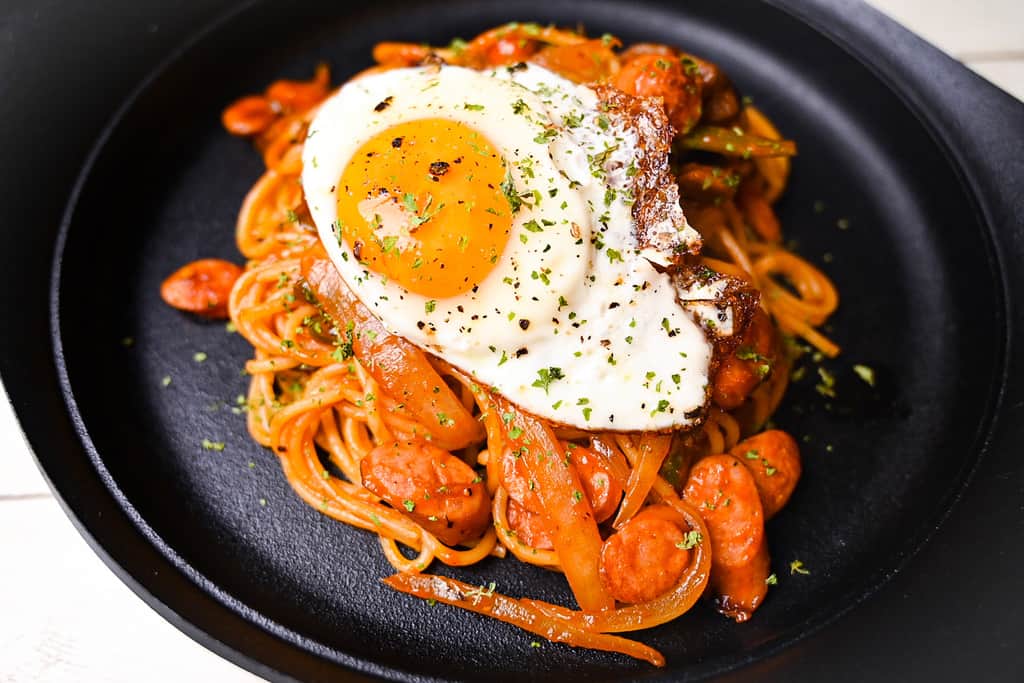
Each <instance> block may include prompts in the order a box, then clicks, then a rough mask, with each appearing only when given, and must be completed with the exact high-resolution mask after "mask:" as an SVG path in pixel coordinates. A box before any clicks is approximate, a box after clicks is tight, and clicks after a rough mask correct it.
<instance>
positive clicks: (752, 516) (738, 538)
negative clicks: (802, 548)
mask: <svg viewBox="0 0 1024 683" xmlns="http://www.w3.org/2000/svg"><path fill="white" fill-rule="evenodd" d="M683 497H684V498H685V499H686V502H688V503H689V504H690V505H692V506H694V507H695V508H696V509H697V510H698V511H699V512H700V515H701V517H703V518H704V523H705V524H706V525H707V527H708V533H709V534H710V535H711V586H712V588H713V589H714V591H715V593H716V595H717V598H716V603H717V606H718V610H719V611H720V612H722V613H723V614H725V615H726V616H728V617H731V618H733V619H735V620H736V621H737V622H743V621H746V620H747V619H749V618H750V615H751V614H752V613H753V611H754V610H755V609H757V607H758V606H759V605H760V604H761V601H762V600H763V599H764V596H765V593H766V592H767V588H768V586H767V583H766V581H767V579H768V563H769V558H768V545H767V543H766V542H765V535H764V512H763V510H762V508H761V499H760V496H759V495H758V491H757V485H756V484H755V483H754V477H753V475H752V474H750V470H748V469H747V468H746V467H744V466H743V463H741V462H740V461H739V460H738V459H736V458H734V457H733V456H731V455H710V456H708V457H706V458H703V459H702V460H700V461H699V462H698V463H697V464H696V465H694V467H693V469H691V470H690V477H689V479H688V481H687V482H686V488H685V489H684V490H683Z"/></svg>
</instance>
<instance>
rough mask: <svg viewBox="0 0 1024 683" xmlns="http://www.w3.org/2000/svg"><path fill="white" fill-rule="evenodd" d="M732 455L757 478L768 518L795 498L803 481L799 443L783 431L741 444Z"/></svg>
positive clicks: (764, 434) (772, 431)
mask: <svg viewBox="0 0 1024 683" xmlns="http://www.w3.org/2000/svg"><path fill="white" fill-rule="evenodd" d="M729 452H730V453H731V454H732V455H733V456H735V457H736V458H737V459H738V460H739V461H740V462H742V463H743V464H744V465H746V466H747V469H749V470H750V473H751V474H752V475H754V483H755V484H757V492H758V494H759V495H760V496H761V507H762V508H763V509H764V518H765V519H771V518H772V517H774V516H775V513H777V512H778V511H779V510H781V509H782V508H783V506H784V505H785V504H786V501H788V500H789V497H790V496H791V495H793V489H795V488H796V483H797V482H798V481H799V480H800V473H801V466H800V448H799V447H798V446H797V444H796V440H795V439H793V437H792V436H790V435H789V434H787V433H786V432H784V431H782V430H781V429H771V430H769V431H767V432H761V433H760V434H757V435H756V436H752V437H750V438H749V439H745V440H743V441H740V442H739V443H738V444H736V445H735V446H733V448H732V450H731V451H729Z"/></svg>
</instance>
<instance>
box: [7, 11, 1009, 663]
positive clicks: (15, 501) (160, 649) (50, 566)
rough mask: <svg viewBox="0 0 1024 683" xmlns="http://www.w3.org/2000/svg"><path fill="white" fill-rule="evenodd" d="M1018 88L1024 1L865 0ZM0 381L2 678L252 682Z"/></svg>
mask: <svg viewBox="0 0 1024 683" xmlns="http://www.w3.org/2000/svg"><path fill="white" fill-rule="evenodd" d="M871 2H872V3H873V4H874V5H875V6H876V7H878V8H879V9H881V10H883V11H884V12H886V13H887V14H889V15H890V16H892V17H893V18H894V19H896V20H898V21H900V22H901V23H903V24H904V25H906V26H908V27H909V28H911V29H912V30H914V31H916V32H917V33H919V34H920V35H921V36H923V37H924V38H926V39H927V40H929V41H931V42H932V43H934V44H935V45H937V46H939V47H940V48H942V49H943V50H945V51H946V52H948V53H949V54H951V55H953V56H954V57H956V58H957V59H959V60H960V61H962V62H964V63H966V64H967V65H968V66H969V67H971V68H972V69H974V70H975V71H977V72H978V73H980V74H981V75H982V76H984V77H985V78H988V79H989V80H990V81H992V82H993V83H995V84H996V85H998V86H1000V87H1002V88H1003V89H1004V90H1006V91H1008V92H1010V93H1011V94H1013V95H1015V96H1016V97H1018V98H1020V99H1024V0H977V1H976V2H964V1H963V0H871ZM6 398H7V397H6V394H5V393H4V391H3V388H2V387H0V558H2V563H3V564H2V569H0V683H14V682H17V683H24V682H28V681H76V682H77V681H110V682H120V681H124V682H126V683H127V682H131V683H135V682H136V681H148V682H154V681H182V680H216V681H221V682H223V683H227V682H231V681H254V680H258V679H257V678H256V677H255V676H253V675H251V674H249V673H246V672H245V671H243V670H241V669H239V668H238V667H236V666H235V665H233V664H230V663H228V662H227V661H225V660H223V659H221V658H220V657H218V656H217V655H214V654H213V653H211V652H209V651H207V650H206V649H204V648H203V647H201V646H200V645H198V644H196V643H194V642H193V641H192V640H190V639H189V638H188V637H187V636H185V635H183V634H182V633H180V632H179V631H178V630H177V629H175V628H174V627H173V626H171V625H170V624H168V623H167V622H165V621H164V620H163V619H162V618H161V617H159V616H158V615H157V614H156V612H153V611H152V610H150V608H149V607H148V606H146V604H145V603H143V602H142V600H140V599H139V598H137V597H136V596H135V594H134V593H132V592H131V591H130V590H129V589H128V588H127V587H126V586H125V585H123V584H122V583H121V582H120V581H119V580H118V579H117V578H116V577H115V576H114V575H113V574H112V573H111V572H110V571H109V570H108V569H107V568H106V566H105V565H104V564H103V563H102V562H101V561H100V559H99V558H98V557H97V556H96V555H94V554H93V552H92V550H91V549H90V548H89V547H88V546H87V545H86V543H85V541H84V540H83V539H82V538H81V537H80V536H79V535H78V532H77V531H75V529H74V528H73V527H72V525H71V522H70V521H69V520H68V519H67V518H66V517H65V516H64V513H63V512H62V511H61V509H60V507H59V506H58V504H57V503H56V501H55V500H54V499H53V497H52V496H51V495H50V491H49V489H48V488H47V485H46V483H45V481H43V478H42V476H41V475H40V474H39V472H38V471H37V470H36V466H35V463H34V462H33V460H32V456H31V455H30V453H29V449H28V446H27V445H26V443H25V441H24V439H23V437H22V434H21V431H20V429H19V427H18V425H17V422H16V421H15V419H14V416H13V414H12V412H11V409H10V407H9V404H8V403H7V400H6Z"/></svg>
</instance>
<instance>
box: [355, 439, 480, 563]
mask: <svg viewBox="0 0 1024 683" xmlns="http://www.w3.org/2000/svg"><path fill="white" fill-rule="evenodd" d="M359 469H360V472H361V473H362V477H363V486H365V487H366V488H367V489H368V490H369V491H371V492H372V493H374V494H375V495H378V496H380V497H381V498H383V499H384V500H385V501H387V503H388V504H389V505H391V507H393V508H395V509H396V510H398V511H399V512H401V513H403V514H405V515H406V516H407V517H409V518H410V519H412V520H413V521H414V522H416V523H417V524H419V525H420V526H422V527H423V528H424V529H426V530H427V531H429V532H430V533H432V534H434V535H435V536H437V537H438V538H439V539H441V541H442V542H444V543H446V544H448V545H459V544H460V543H465V542H466V541H470V540H472V539H474V538H478V537H479V536H480V535H481V534H483V533H484V531H485V530H486V529H487V526H488V524H489V523H490V521H491V500H490V496H488V495H487V489H486V488H485V487H484V485H483V483H482V482H481V480H480V477H478V476H477V474H476V472H474V471H473V468H472V467H470V466H469V465H467V464H466V463H464V462H463V461H462V460H459V459H458V458H456V457H455V456H454V455H452V454H451V453H449V452H447V451H445V450H442V449H440V448H438V447H437V446H433V445H431V444H429V443H420V442H415V441H409V442H400V443H392V444H388V445H385V446H378V447H377V448H375V449H373V450H372V451H371V452H370V454H369V455H367V456H366V457H365V458H363V460H362V462H361V463H360V465H359Z"/></svg>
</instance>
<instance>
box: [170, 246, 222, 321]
mask: <svg viewBox="0 0 1024 683" xmlns="http://www.w3.org/2000/svg"><path fill="white" fill-rule="evenodd" d="M241 275H242V269H241V268H240V267H239V266H236V265H235V264H234V263H231V262H230V261H224V260H221V259H216V258H204V259H199V260H198V261H193V262H192V263H189V264H187V265H184V266H182V267H181V268H179V269H178V270H176V271H175V272H174V273H173V274H171V275H170V276H169V277H168V278H167V279H166V280H164V283H163V284H162V285H161V286H160V297H161V298H162V299H163V300H164V301H165V302H166V303H167V304H169V305H171V306H174V307H175V308H177V309H178V310H180V311H188V312H189V313H196V314H197V315H201V316H204V317H207V318H226V317H228V298H229V297H230V296H231V288H232V287H234V286H235V280H237V279H238V278H239V277H241Z"/></svg>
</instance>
